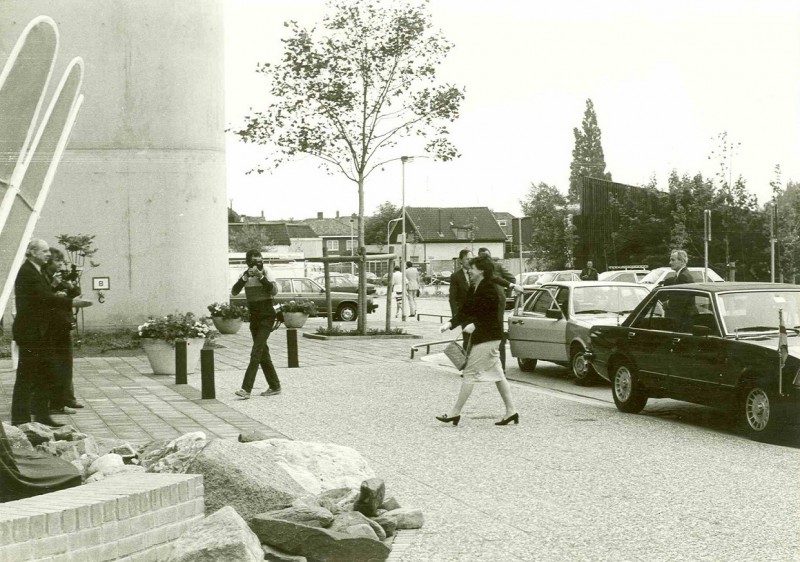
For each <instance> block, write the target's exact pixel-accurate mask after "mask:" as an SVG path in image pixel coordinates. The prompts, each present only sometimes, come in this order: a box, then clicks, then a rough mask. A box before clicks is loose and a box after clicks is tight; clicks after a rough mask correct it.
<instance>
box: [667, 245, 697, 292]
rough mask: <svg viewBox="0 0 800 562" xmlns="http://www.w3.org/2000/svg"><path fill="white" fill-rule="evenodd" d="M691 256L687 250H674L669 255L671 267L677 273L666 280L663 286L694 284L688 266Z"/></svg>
mask: <svg viewBox="0 0 800 562" xmlns="http://www.w3.org/2000/svg"><path fill="white" fill-rule="evenodd" d="M688 262H689V256H688V255H687V254H686V251H685V250H672V252H671V253H670V255H669V266H670V267H671V268H672V270H673V271H675V276H674V277H670V278H668V279H665V280H664V283H663V285H681V284H683V283H694V279H692V276H691V274H690V273H689V270H688V269H687V267H686V264H687V263H688Z"/></svg>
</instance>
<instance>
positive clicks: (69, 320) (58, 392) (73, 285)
mask: <svg viewBox="0 0 800 562" xmlns="http://www.w3.org/2000/svg"><path fill="white" fill-rule="evenodd" d="M44 272H45V274H46V275H47V277H48V279H49V280H50V286H51V287H52V289H53V292H55V294H56V295H59V296H64V297H68V298H70V299H74V298H76V297H79V296H80V294H81V289H80V287H79V286H78V283H77V279H71V278H70V275H69V271H68V269H67V264H66V263H65V261H64V253H63V252H62V251H61V250H59V249H58V248H50V259H49V261H48V262H47V263H46V264H45V266H44ZM74 319H75V318H74V316H73V315H72V309H64V308H61V307H52V308H51V319H50V349H49V353H48V355H49V356H48V361H49V364H50V368H51V370H52V377H53V378H52V380H53V388H52V391H51V393H50V413H51V414H74V413H75V411H76V410H75V409H76V408H83V404H81V403H80V402H78V400H77V399H76V398H75V386H74V383H73V380H72V374H73V370H72V363H73V358H72V328H73V327H74V325H75V323H74Z"/></svg>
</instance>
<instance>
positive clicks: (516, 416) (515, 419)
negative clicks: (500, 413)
mask: <svg viewBox="0 0 800 562" xmlns="http://www.w3.org/2000/svg"><path fill="white" fill-rule="evenodd" d="M511 422H514V423H516V424H518V423H519V412H517V413H516V414H514V415H513V416H508V417H507V418H506V419H504V420H500V421H499V422H495V423H494V425H508V424H510V423H511Z"/></svg>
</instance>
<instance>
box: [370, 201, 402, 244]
mask: <svg viewBox="0 0 800 562" xmlns="http://www.w3.org/2000/svg"><path fill="white" fill-rule="evenodd" d="M400 211H401V209H400V207H398V206H396V205H393V204H392V203H390V202H389V201H386V202H385V203H381V204H380V205H379V206H378V208H377V209H376V210H375V214H373V215H372V216H371V217H367V224H366V226H365V227H364V241H365V243H366V244H385V243H386V228H387V226H388V225H389V221H390V220H392V219H396V218H398V217H399V216H400Z"/></svg>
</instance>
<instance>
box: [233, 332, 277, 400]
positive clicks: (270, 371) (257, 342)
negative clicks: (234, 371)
mask: <svg viewBox="0 0 800 562" xmlns="http://www.w3.org/2000/svg"><path fill="white" fill-rule="evenodd" d="M274 322H275V319H274V318H271V317H267V318H260V319H259V318H252V319H251V320H250V334H251V335H252V336H253V348H252V350H251V351H250V363H248V364H247V370H246V371H245V372H244V381H242V389H244V390H246V391H247V392H250V391H252V390H253V385H254V384H255V382H256V373H258V367H259V365H260V366H261V370H262V371H264V376H265V377H266V379H267V384H268V385H269V387H270V388H271V389H272V390H278V389H279V388H280V387H281V381H280V379H278V373H276V372H275V366H274V365H273V364H272V357H270V355H269V345H267V339H268V338H269V334H270V332H271V331H272V326H273V325H274Z"/></svg>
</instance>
